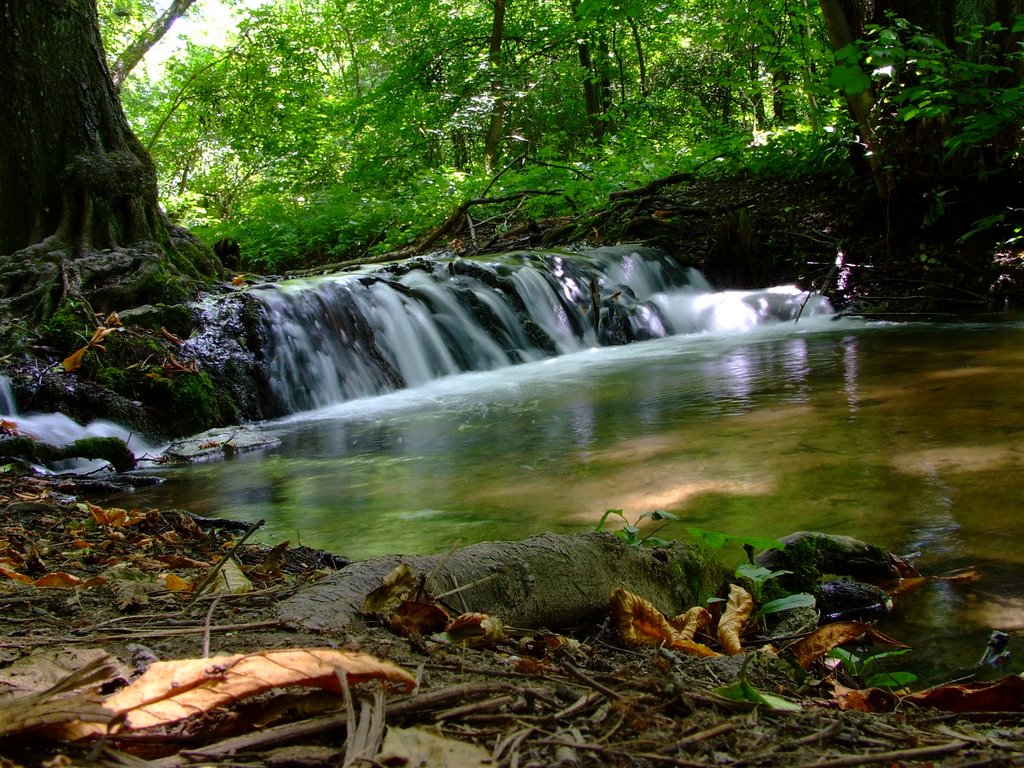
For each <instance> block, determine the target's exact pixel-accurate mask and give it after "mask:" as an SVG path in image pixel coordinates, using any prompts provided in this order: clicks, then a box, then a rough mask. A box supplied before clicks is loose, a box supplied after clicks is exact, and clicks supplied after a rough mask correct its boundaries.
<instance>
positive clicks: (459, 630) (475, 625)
mask: <svg viewBox="0 0 1024 768" xmlns="http://www.w3.org/2000/svg"><path fill="white" fill-rule="evenodd" d="M444 634H445V637H446V639H447V640H448V641H449V642H452V643H461V644H463V645H468V646H471V647H473V648H479V647H481V646H486V645H494V643H497V642H500V641H502V640H504V639H505V625H504V624H502V623H501V619H499V618H498V617H497V616H489V615H487V614H486V613H463V614H461V615H459V616H456V617H455V619H454V620H453V621H452V622H451V623H450V624H449V625H448V626H447V627H445V630H444Z"/></svg>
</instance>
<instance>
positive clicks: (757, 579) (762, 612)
mask: <svg viewBox="0 0 1024 768" xmlns="http://www.w3.org/2000/svg"><path fill="white" fill-rule="evenodd" d="M790 573H792V571H770V570H768V569H767V568H764V567H763V566H759V565H754V564H753V563H741V564H740V566H739V567H738V568H737V569H736V578H737V579H741V580H743V581H745V582H746V583H747V585H748V586H749V588H750V594H751V596H752V597H753V598H754V602H755V603H756V604H757V606H758V608H757V614H756V615H757V616H767V615H769V614H772V613H781V612H782V611H790V610H793V609H794V608H813V607H814V604H815V600H814V595H811V594H808V593H807V592H798V593H796V594H792V595H783V596H782V597H777V598H774V599H771V600H769V599H766V595H765V586H766V585H767V584H768V582H770V581H772V580H774V579H777V578H779V577H780V576H786V575H787V574H790Z"/></svg>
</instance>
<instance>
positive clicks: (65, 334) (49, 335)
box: [39, 299, 92, 355]
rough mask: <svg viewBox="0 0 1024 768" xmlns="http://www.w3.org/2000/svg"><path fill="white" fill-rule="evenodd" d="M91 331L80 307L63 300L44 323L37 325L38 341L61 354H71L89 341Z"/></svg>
mask: <svg viewBox="0 0 1024 768" xmlns="http://www.w3.org/2000/svg"><path fill="white" fill-rule="evenodd" d="M90 335H92V329H91V328H90V327H89V323H88V322H87V321H86V317H85V315H84V310H83V308H82V305H81V304H80V303H79V302H77V301H74V300H73V299H65V300H64V301H62V302H61V303H60V305H59V306H58V307H57V309H56V310H55V311H54V313H53V314H52V315H51V316H50V317H49V319H47V320H46V321H45V322H43V323H41V324H40V325H39V337H40V340H41V341H42V342H43V343H44V344H46V345H47V346H50V347H53V348H54V349H56V350H57V351H58V352H60V353H62V354H65V355H67V354H71V352H73V351H74V350H76V349H78V348H79V347H81V346H82V345H83V344H85V343H86V342H87V341H88V340H89V336H90Z"/></svg>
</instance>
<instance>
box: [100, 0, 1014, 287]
mask: <svg viewBox="0 0 1024 768" xmlns="http://www.w3.org/2000/svg"><path fill="white" fill-rule="evenodd" d="M178 5H184V7H186V8H187V6H188V5H189V3H187V2H186V3H181V2H180V0H179V2H178ZM1019 5H1020V3H1019V2H1018V0H1014V1H1013V2H999V3H985V2H976V3H959V4H956V5H955V6H954V5H953V4H947V3H940V2H897V3H886V4H883V3H878V4H872V3H854V4H849V3H845V2H844V3H839V2H838V0H822V2H821V3H820V4H819V3H810V2H807V1H806V0H759V2H752V1H751V0H723V1H722V2H715V3H711V2H707V0H664V2H660V3H650V2H644V1H643V0H557V1H556V2H552V1H551V0H432V1H431V0H399V1H398V2H384V0H360V1H359V2H351V1H345V0H279V1H278V2H268V3H266V4H264V5H262V6H258V7H249V8H243V9H239V11H238V13H239V17H240V23H239V26H238V30H237V33H236V34H235V35H233V36H232V37H231V38H230V39H228V40H227V41H226V42H224V43H223V44H220V45H207V44H198V43H196V42H191V41H184V42H183V43H182V44H181V45H180V46H179V47H178V48H177V49H176V51H175V53H174V55H173V56H172V57H170V58H168V59H167V60H166V61H165V62H163V63H162V64H161V65H159V66H149V67H135V68H132V67H131V61H130V58H131V57H130V56H129V57H128V59H127V60H126V58H125V54H126V53H129V52H130V51H131V48H132V44H133V43H135V44H136V45H137V44H138V42H139V40H140V39H144V38H145V30H146V29H147V28H148V26H149V25H150V24H151V22H152V21H153V19H154V18H155V17H156V16H157V15H158V12H159V11H160V10H161V9H160V8H156V7H154V4H153V3H152V1H151V0H101V1H100V3H99V7H100V16H101V30H102V32H103V35H104V41H105V44H106V48H107V51H108V55H109V60H110V64H111V66H112V71H113V72H114V76H115V81H116V82H117V83H118V84H119V85H120V86H121V91H120V94H121V99H122V102H123V104H124V106H125V109H126V112H127V114H128V116H129V119H130V122H131V125H132V128H133V130H134V131H135V132H136V134H137V135H138V136H139V138H140V139H141V141H142V143H143V145H144V146H145V147H146V148H147V149H148V150H149V152H150V153H151V154H152V156H153V158H154V160H155V162H156V165H157V168H158V171H159V183H160V190H161V200H162V202H163V204H164V205H165V206H166V208H167V211H168V213H169V215H170V217H171V219H172V221H174V222H175V223H177V224H181V225H183V226H186V227H188V228H190V229H192V230H193V231H194V232H196V233H198V234H199V235H200V236H201V237H203V238H204V239H205V240H207V241H208V242H210V243H216V242H218V241H222V242H226V241H228V240H230V241H235V242H237V243H238V244H239V246H240V262H239V263H237V264H232V266H236V267H237V268H238V269H242V270H251V271H264V272H268V271H281V270H287V269H295V268H299V267H302V266H309V265H314V264H318V263H327V262H337V261H342V260H346V259H357V258H365V257H372V256H375V255H381V254H387V253H393V252H396V251H400V250H402V249H403V248H407V247H410V246H414V245H416V244H417V242H420V243H422V242H423V240H422V238H423V236H424V233H425V232H429V231H431V230H433V229H435V228H437V227H439V226H440V225H441V224H442V223H443V222H444V221H445V220H446V218H447V217H449V216H450V215H451V214H452V212H453V211H455V210H456V209H457V208H458V206H459V204H460V203H461V202H463V201H466V200H472V199H477V198H480V197H490V198H503V199H507V200H506V204H504V205H502V206H496V207H493V208H490V209H484V210H482V211H480V212H478V213H477V217H478V218H479V219H481V220H483V221H486V223H487V224H488V225H489V226H490V227H492V228H493V229H495V230H497V231H502V229H503V228H504V229H506V230H508V229H512V228H514V227H516V226H520V225H521V224H522V223H523V222H538V221H551V220H557V219H558V218H559V217H568V216H573V215H577V214H579V213H580V212H582V211H588V210H591V209H594V208H595V207H598V206H601V205H606V204H607V201H608V198H609V195H611V194H614V193H615V192H616V191H620V190H624V189H629V188H635V187H638V186H641V185H643V184H645V183H647V182H649V181H651V180H652V179H658V178H664V177H666V176H669V175H671V174H676V173H696V174H697V175H698V176H700V177H726V176H729V177H735V176H736V175H746V176H748V177H754V178H759V177H760V178H771V179H773V180H785V181H791V182H792V183H793V184H794V185H797V186H799V185H800V184H801V183H802V180H804V179H807V178H819V179H820V178H821V177H822V176H826V177H828V178H829V179H831V180H833V181H834V184H835V187H834V188H835V205H836V206H837V207H841V206H845V207H849V206H853V207H855V208H857V209H858V210H860V211H862V212H863V221H864V225H863V226H864V227H865V229H869V230H872V232H873V233H874V234H879V235H880V236H881V237H882V238H883V239H884V242H885V245H886V247H901V248H902V249H903V250H902V252H901V255H900V258H902V259H904V260H908V259H909V260H911V261H920V263H921V264H923V265H926V266H927V265H928V264H934V265H936V266H938V265H939V262H941V261H944V260H945V261H948V260H949V259H950V258H952V257H951V256H950V255H949V254H950V253H952V252H956V257H955V258H956V259H957V260H961V261H962V260H963V259H964V258H967V259H969V260H974V261H975V262H982V263H984V264H985V265H988V266H993V265H994V269H989V270H987V271H985V274H983V275H979V276H978V277H977V278H976V279H977V281H978V282H979V283H982V284H981V285H978V289H979V290H981V291H984V290H985V289H986V288H991V283H993V282H994V281H996V282H997V281H998V279H999V275H998V273H999V271H1000V269H1001V268H1003V267H1005V268H1009V267H1010V266H1014V265H1016V262H1018V261H1019V255H1018V251H1017V246H1018V243H1019V239H1020V233H1021V228H1022V226H1024V216H1022V205H1024V200H1022V197H1021V189H1020V174H1019V163H1020V157H1019V155H1020V140H1021V126H1022V124H1024V120H1022V118H1024V85H1022V82H1021V74H1022V71H1024V57H1022V51H1021V44H1020V40H1021V33H1022V31H1024V17H1022V16H1020V15H1019V14H1020V12H1021V11H1022V10H1024V9H1022V8H1019V7H1017V6H1019ZM201 8H202V0H200V2H199V3H197V4H196V5H195V6H194V7H193V8H192V10H191V11H190V13H196V11H198V10H200V9H201ZM172 10H173V7H172ZM122 80H123V82H122ZM965 254H966V256H965ZM222 255H224V254H223V253H222ZM228 257H229V259H233V258H234V255H233V254H228ZM1000 260H1002V262H1000ZM971 279H972V280H973V279H975V278H973V277H972V278H971Z"/></svg>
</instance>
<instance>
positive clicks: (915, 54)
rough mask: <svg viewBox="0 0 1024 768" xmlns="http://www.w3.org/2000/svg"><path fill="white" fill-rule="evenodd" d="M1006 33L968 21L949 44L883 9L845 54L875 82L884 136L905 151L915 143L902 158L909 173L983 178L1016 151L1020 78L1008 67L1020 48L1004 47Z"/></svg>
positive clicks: (1016, 63)
mask: <svg viewBox="0 0 1024 768" xmlns="http://www.w3.org/2000/svg"><path fill="white" fill-rule="evenodd" d="M1019 27H1024V16H1020V17H1018V19H1017V22H1016V25H1015V28H1019ZM1008 32H1009V30H1007V29H1006V28H1005V27H1004V26H1003V25H1001V24H998V23H996V24H988V25H984V26H983V25H981V24H974V25H972V26H969V27H967V28H966V29H964V30H963V31H962V32H961V33H960V34H959V35H957V37H956V38H955V41H954V44H953V45H952V46H948V45H946V44H945V43H943V42H942V40H940V39H939V38H938V37H936V36H935V35H933V34H930V33H929V32H928V31H927V30H925V29H924V28H922V27H920V26H917V25H914V24H911V23H910V22H909V21H907V20H906V19H902V18H900V17H898V16H895V15H894V14H891V13H890V14H889V16H888V23H887V24H885V25H874V26H871V27H869V29H868V36H867V39H866V40H865V41H863V42H861V43H859V44H858V45H857V46H856V50H853V51H850V52H849V54H850V56H851V57H859V60H860V61H861V62H862V63H863V64H864V66H866V67H867V68H868V70H869V72H870V74H871V79H872V80H873V81H874V82H875V84H876V91H877V97H878V109H877V112H878V119H879V123H880V130H881V132H882V133H883V135H885V136H887V137H888V138H889V140H890V141H892V142H894V143H897V145H898V146H900V147H901V148H902V149H904V150H908V151H909V150H911V149H912V147H910V146H907V145H906V142H908V141H909V142H913V143H914V144H916V145H917V146H916V147H913V149H914V151H910V152H909V158H908V159H905V160H904V162H905V163H906V162H913V163H914V164H915V167H914V170H915V172H918V173H920V172H921V171H925V172H926V173H927V172H932V173H935V172H937V170H938V169H939V168H948V169H956V170H957V171H958V172H964V173H977V174H980V175H987V174H991V173H994V172H996V171H998V170H1001V169H1003V168H1005V166H1006V164H1008V163H1010V162H1012V161H1014V160H1015V159H1016V158H1017V157H1018V156H1019V150H1020V141H1021V138H1022V132H1021V126H1022V124H1024V83H1022V82H1021V79H1020V77H1019V76H1018V75H1017V74H1015V72H1016V71H1019V68H1020V66H1021V64H1022V62H1024V52H1022V51H1021V50H1020V48H1019V47H1017V48H1014V49H1011V50H1008V51H1007V50H1004V48H1003V45H1002V44H1001V43H1000V38H1001V37H1003V36H1005V35H1006V34H1007V33H1008ZM851 48H854V47H853V46H851ZM907 154H908V153H907V152H905V155H907ZM921 163H924V164H925V165H924V167H923V168H922V167H918V164H921ZM947 172H948V171H947Z"/></svg>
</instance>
